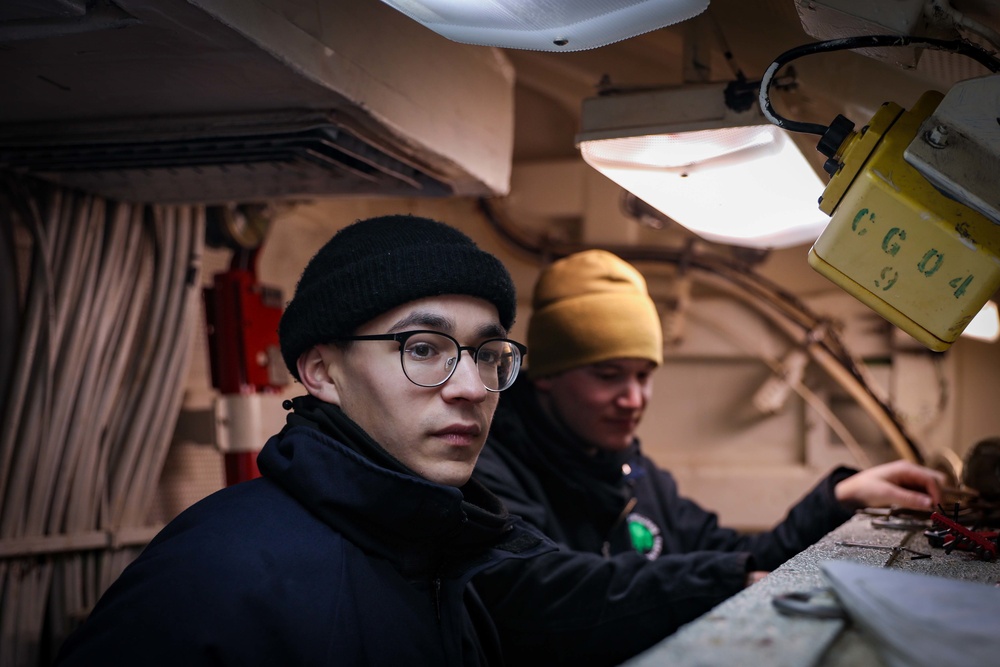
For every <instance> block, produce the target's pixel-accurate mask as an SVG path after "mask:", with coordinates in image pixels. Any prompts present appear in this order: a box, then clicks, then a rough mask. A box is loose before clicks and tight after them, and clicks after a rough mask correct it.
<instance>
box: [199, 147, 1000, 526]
mask: <svg viewBox="0 0 1000 667" xmlns="http://www.w3.org/2000/svg"><path fill="white" fill-rule="evenodd" d="M602 180H603V179H602V178H601V177H599V176H597V177H596V178H595V177H594V176H593V175H591V174H590V173H588V171H587V170H579V169H576V168H574V167H571V166H567V165H550V166H548V167H546V166H545V165H535V168H533V169H530V170H527V171H519V170H515V176H514V179H513V184H514V190H513V191H512V194H511V196H510V197H509V198H508V199H507V200H505V201H503V202H498V203H497V205H498V206H501V207H503V210H504V211H505V213H506V214H507V215H508V216H509V219H510V220H511V221H512V222H513V223H514V224H516V225H518V226H519V227H523V228H524V229H527V230H530V231H533V232H538V231H540V230H545V229H548V228H550V229H551V230H552V233H553V234H556V235H559V234H565V233H566V232H565V230H566V229H567V227H569V228H571V229H572V230H574V233H581V234H582V235H583V240H584V241H585V242H591V243H595V244H599V243H616V244H617V243H624V244H637V243H638V244H642V243H646V244H648V243H655V242H663V243H666V244H668V245H669V244H670V243H674V242H676V237H672V236H670V235H669V233H668V234H667V235H665V236H664V235H660V236H657V235H656V234H657V233H656V232H652V231H651V230H646V229H639V228H638V225H636V224H635V223H633V222H630V221H628V220H626V219H624V217H623V216H622V215H621V213H620V212H618V211H617V209H616V208H614V207H612V206H611V205H610V204H609V203H608V201H609V198H610V199H611V200H612V201H614V197H613V195H615V194H616V193H615V192H613V189H609V188H608V185H607V183H604V182H602ZM518 183H524V184H525V185H524V186H523V187H518ZM544 184H548V185H549V186H550V188H551V189H552V190H551V191H552V194H551V196H547V195H546V192H548V191H550V188H545V187H542V185H544ZM283 206H284V208H283V209H282V210H280V211H279V212H278V214H277V216H276V218H275V221H274V223H273V226H272V228H271V231H270V235H269V237H268V240H267V242H266V245H265V248H264V250H263V252H262V254H261V256H260V261H259V275H260V280H261V281H262V282H264V283H267V284H270V285H274V286H277V287H280V288H281V289H282V291H283V292H284V294H285V298H286V299H288V298H291V295H292V293H293V290H294V287H295V282H296V280H297V278H298V276H299V274H300V273H301V271H302V268H303V267H304V266H305V264H306V262H307V261H308V259H309V258H310V257H311V256H312V254H313V253H314V252H315V251H316V250H317V249H318V248H319V247H320V246H321V245H322V244H323V243H325V242H326V241H327V240H328V239H329V238H330V236H331V235H332V234H333V233H334V232H335V231H336V230H338V229H340V228H341V227H343V226H345V225H346V224H349V223H350V222H353V221H354V220H357V219H360V218H365V217H369V216H374V215H382V214H391V213H412V214H415V215H423V216H428V217H433V218H436V219H439V220H442V221H445V222H448V223H450V224H452V225H454V226H456V227H458V228H459V229H461V230H463V231H464V232H466V233H467V234H469V235H470V236H471V237H472V238H473V239H474V240H475V241H476V242H477V243H478V244H479V245H480V246H481V247H482V248H484V249H486V250H488V251H490V252H492V253H494V254H496V255H497V256H498V257H500V258H501V259H502V260H503V261H504V262H505V264H506V265H507V266H508V268H509V269H510V271H511V273H512V275H513V277H514V280H515V282H516V284H517V287H518V293H519V315H518V320H517V322H516V324H515V326H514V329H513V331H512V337H514V338H519V339H521V340H523V339H524V338H525V330H526V324H527V320H528V317H529V315H530V294H531V289H532V286H533V283H534V280H535V278H536V276H537V274H538V271H539V269H540V266H539V265H538V264H537V263H536V262H535V261H534V260H533V259H530V258H528V257H526V256H525V255H524V254H523V253H521V252H519V251H515V250H513V249H512V248H510V247H508V246H507V245H506V244H505V241H504V240H503V239H502V238H501V237H500V236H499V235H498V234H497V233H496V232H495V231H494V230H493V229H492V228H491V227H490V226H489V225H488V224H487V222H486V220H485V219H484V218H483V217H482V215H481V213H480V212H479V211H478V208H477V205H476V201H475V200H474V199H464V198H458V199H448V200H428V199H343V198H342V199H330V200H317V201H312V202H307V203H301V204H286V205H283ZM581 230H582V231H581ZM806 251H807V248H805V247H799V248H792V249H787V250H783V251H780V252H776V253H773V254H772V256H771V257H770V258H769V259H768V260H767V261H766V262H765V263H764V264H763V265H762V266H761V267H760V271H761V273H763V274H765V275H767V277H768V278H770V279H771V280H774V281H775V282H777V283H779V284H781V285H782V286H784V287H785V288H786V289H788V290H790V291H792V292H794V293H796V295H798V296H800V297H801V298H803V299H805V300H807V301H808V302H809V304H810V305H811V307H813V308H814V309H815V310H817V311H818V312H821V313H823V314H826V315H829V316H831V317H834V318H836V319H837V320H838V321H839V322H841V324H842V325H843V331H844V338H845V340H846V341H847V343H848V345H849V346H850V347H851V349H852V350H853V351H854V352H855V353H856V354H857V355H858V356H859V357H864V358H865V359H867V360H869V364H868V369H869V372H870V373H871V375H872V376H873V378H874V379H875V381H876V383H877V385H878V386H879V390H880V391H882V392H884V393H885V395H886V396H887V397H889V398H890V399H891V400H892V401H893V403H894V405H895V406H896V407H897V410H898V411H899V414H900V416H901V417H902V419H903V420H904V422H905V423H906V425H907V427H908V429H909V430H910V431H911V433H912V434H913V436H914V437H915V438H916V439H917V440H918V442H919V443H920V444H921V446H922V451H923V452H924V453H925V455H927V456H928V457H929V458H931V459H933V458H937V454H936V452H939V451H940V450H944V449H949V450H952V451H953V452H955V453H956V454H957V455H958V456H961V454H963V453H964V452H965V450H966V449H968V448H969V447H970V446H971V444H973V443H974V442H975V441H976V440H977V439H979V438H982V437H985V436H988V435H997V434H1000V411H998V410H996V409H995V408H994V406H993V403H994V396H996V394H997V393H998V389H1000V374H998V373H997V369H1000V345H989V344H983V343H978V342H974V341H968V340H966V339H962V340H960V341H959V342H958V343H956V344H955V345H954V346H953V348H952V349H951V350H950V351H949V352H947V353H945V354H931V353H928V352H926V351H921V350H918V349H915V348H912V347H907V348H906V349H905V350H896V349H894V347H895V346H896V345H897V343H894V342H893V341H894V340H895V338H894V336H893V334H892V331H891V329H890V327H889V326H888V325H886V324H885V323H884V321H882V320H881V319H880V318H878V317H877V316H874V315H873V314H872V313H871V312H870V311H868V310H867V308H866V307H864V306H863V305H861V304H860V303H858V302H856V301H855V300H854V299H852V298H851V297H849V296H848V295H846V294H844V293H843V292H841V291H840V290H839V289H838V288H836V287H833V286H832V285H828V284H827V283H826V282H825V280H824V279H823V278H822V277H819V276H817V275H816V274H815V273H814V272H813V271H812V270H811V269H810V268H809V267H808V266H807V264H806V260H805V254H806ZM211 254H212V253H210V255H211ZM214 254H215V255H216V256H217V257H222V258H223V259H222V260H221V261H220V260H219V259H216V260H215V265H216V266H217V267H218V269H220V270H221V268H223V267H224V266H225V260H224V256H225V253H222V252H221V251H215V253H214ZM641 268H642V270H643V271H644V272H645V274H646V276H647V280H648V281H649V284H650V286H651V290H652V291H653V294H654V297H655V298H657V299H660V298H661V297H663V296H664V294H665V293H666V292H668V291H669V288H670V285H671V281H672V277H671V272H670V271H668V270H664V269H659V268H657V267H649V266H642V267H641ZM210 274H211V270H209V271H206V280H207V279H210ZM684 331H685V338H684V341H683V342H682V343H681V344H680V345H678V346H676V347H673V348H671V349H669V350H668V351H667V361H666V363H665V364H664V366H663V367H662V368H661V369H660V370H659V371H658V373H657V377H656V388H655V391H654V397H653V402H652V404H651V405H650V407H649V410H648V412H647V416H646V418H645V420H644V423H643V424H642V426H641V429H640V436H641V437H642V440H643V444H644V448H645V449H646V451H647V452H648V453H649V454H650V455H651V456H652V457H653V458H654V459H656V460H657V461H658V462H660V463H661V464H663V465H664V466H667V467H669V468H671V469H672V470H673V471H674V472H675V474H676V475H677V477H678V479H679V482H680V484H681V489H682V492H684V493H686V494H687V495H689V496H691V497H693V498H694V499H696V500H697V501H699V502H701V503H702V504H703V505H705V506H706V507H708V508H711V509H713V510H715V511H717V512H719V514H720V516H721V518H722V520H723V521H724V522H725V523H727V524H729V525H733V526H735V527H738V528H743V529H748V530H752V529H759V528H763V527H767V526H769V525H771V524H773V523H774V522H775V521H777V520H779V519H780V518H781V516H782V515H783V514H784V512H785V510H786V509H787V508H788V506H789V505H790V504H791V503H792V502H794V500H795V499H796V498H798V497H799V496H800V495H801V494H803V493H804V492H805V491H806V490H808V488H809V487H810V486H811V485H812V484H813V483H814V482H815V481H816V480H817V479H818V478H819V477H820V476H821V475H822V474H823V473H825V472H826V471H827V470H829V469H830V468H831V467H833V466H835V465H838V464H841V463H843V464H848V465H855V464H856V462H855V460H854V458H853V456H852V455H851V453H850V451H849V450H848V449H847V448H845V447H844V446H843V444H841V443H840V440H839V438H837V437H836V436H835V435H833V433H832V432H831V430H830V428H829V425H828V424H827V423H826V422H825V421H824V419H823V418H821V417H820V416H819V415H818V413H817V412H816V411H815V410H813V409H811V408H809V407H808V406H807V404H806V402H805V401H804V400H803V399H802V398H801V397H799V396H797V395H795V394H794V393H792V394H791V395H790V397H789V399H788V401H787V403H786V404H785V406H784V407H783V408H782V409H781V410H780V411H779V412H778V413H777V414H774V415H770V416H766V415H762V414H760V413H758V412H756V411H755V410H754V409H753V407H752V405H751V399H752V396H753V394H754V392H755V391H756V390H757V389H758V388H759V387H760V386H761V384H763V383H764V381H765V380H766V379H767V378H768V377H770V375H771V370H770V368H769V366H768V364H767V363H766V360H768V359H770V360H772V361H774V360H777V359H780V358H781V357H783V356H784V355H785V354H786V353H787V351H788V350H789V346H790V343H789V341H788V340H787V338H786V337H785V336H784V335H783V334H781V333H780V332H778V331H777V330H776V329H775V328H774V327H773V326H772V325H770V324H769V323H768V322H766V321H764V319H763V318H762V317H761V316H760V315H759V314H758V313H756V312H755V311H754V310H753V309H752V308H749V307H747V305H745V304H741V303H739V302H738V301H736V300H734V299H732V298H731V297H728V296H726V295H725V294H722V293H719V292H717V291H715V292H713V291H712V290H711V289H709V288H701V289H696V290H695V298H694V300H693V303H692V307H691V310H690V312H689V313H688V315H687V317H686V321H685V322H684ZM199 344H200V343H199ZM201 354H202V355H204V352H202V353H201ZM195 356H196V357H198V354H196V355H195ZM529 361H530V354H529ZM806 384H807V386H808V387H809V388H810V389H811V390H812V391H813V392H814V393H815V394H816V395H817V396H818V397H819V399H820V400H822V401H823V402H824V404H825V405H827V406H828V407H829V408H830V409H831V410H832V411H833V412H834V413H835V414H836V415H837V417H838V418H839V419H840V420H841V421H842V423H843V424H844V425H845V427H846V428H847V429H848V430H849V432H850V433H851V435H852V437H854V438H855V439H857V440H858V441H859V442H860V444H861V445H862V446H863V447H865V448H866V451H867V452H868V453H869V455H870V456H872V457H873V458H874V459H875V460H876V461H879V460H888V459H891V458H894V456H895V454H894V453H893V452H892V450H891V449H889V448H888V447H887V446H886V445H885V444H884V443H883V442H881V440H882V438H881V434H880V433H879V431H878V429H877V428H875V427H874V425H873V424H872V422H871V420H870V419H868V418H867V417H866V416H865V414H864V413H863V412H862V411H861V410H860V409H859V408H858V407H857V406H856V405H855V404H854V403H853V401H852V400H851V399H850V398H849V397H848V396H847V394H846V393H845V392H844V391H843V390H842V389H841V388H839V387H838V386H837V385H836V383H834V382H832V381H831V380H830V379H829V378H828V377H827V376H825V374H824V373H822V372H821V371H820V370H819V369H817V368H815V367H812V366H810V367H807V373H806ZM189 386H190V390H189V396H190V398H191V401H190V402H191V404H192V405H193V404H195V403H197V402H198V400H199V399H198V398H197V397H199V396H200V397H202V399H204V398H205V397H206V396H210V394H211V392H210V389H208V378H207V363H198V362H197V361H196V362H195V363H194V364H193V366H192V375H191V378H190V380H189ZM298 391H299V388H298V386H297V385H292V386H291V387H289V388H288V390H287V391H286V394H288V395H295V394H296V393H298ZM206 392H207V393H206ZM264 435H265V436H266V435H268V434H264ZM201 451H202V454H201V455H202V456H204V450H201Z"/></svg>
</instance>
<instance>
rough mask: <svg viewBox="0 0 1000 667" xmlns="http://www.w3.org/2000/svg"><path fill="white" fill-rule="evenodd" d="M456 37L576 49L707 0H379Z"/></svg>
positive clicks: (695, 10)
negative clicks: (630, 0) (578, 0)
mask: <svg viewBox="0 0 1000 667" xmlns="http://www.w3.org/2000/svg"><path fill="white" fill-rule="evenodd" d="M382 2H384V3H385V4H387V5H390V6H391V7H394V8H395V9H397V10H399V11H401V12H402V13H404V14H406V15H407V16H409V17H410V18H411V19H413V20H414V21H417V22H419V23H422V24H423V25H424V26H426V27H427V28H430V29H431V30H433V31H434V32H436V33H438V34H440V35H443V36H444V37H447V38H448V39H450V40H453V41H456V42H462V43H464V44H479V45H483V46H500V47H505V48H511V49H529V50H533V51H582V50H584V49H593V48H596V47H599V46H604V45H605V44H611V43H613V42H619V41H621V40H623V39H628V38H629V37H634V36H636V35H641V34H642V33H645V32H650V31H652V30H657V29H659V28H663V27H666V26H668V25H672V24H674V23H679V22H680V21H685V20H687V19H689V18H692V17H694V16H697V15H698V14H700V13H702V12H703V11H705V8H706V7H708V2H709V0H633V1H632V2H622V1H621V0H589V1H588V2H567V1H566V0H382Z"/></svg>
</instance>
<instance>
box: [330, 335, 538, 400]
mask: <svg viewBox="0 0 1000 667" xmlns="http://www.w3.org/2000/svg"><path fill="white" fill-rule="evenodd" d="M339 340H345V341H347V340H394V341H396V342H397V343H399V361H400V364H402V366H403V374H404V375H406V377H407V379H409V381H410V382H412V383H413V384H415V385H417V386H418V387H439V386H441V385H443V384H444V383H445V382H447V381H448V380H449V379H450V378H451V376H452V375H454V374H455V369H456V368H458V362H459V361H461V359H462V350H467V351H468V352H469V354H470V355H472V359H473V360H474V361H475V362H476V367H477V368H478V369H479V378H480V379H481V380H482V381H483V385H484V386H485V387H486V389H487V390H488V391H503V390H504V389H507V388H509V387H510V386H511V385H512V384H514V380H515V379H517V373H518V371H520V370H521V360H522V359H523V358H524V355H525V354H526V353H527V352H528V348H526V347H525V346H524V345H522V344H521V343H516V342H514V341H512V340H507V339H506V338H491V339H489V340H487V341H483V342H482V343H480V344H479V346H478V347H473V346H471V345H459V344H458V341H457V340H455V339H454V338H452V337H451V336H449V335H448V334H445V333H441V332H440V331H425V330H419V331H403V332H400V333H395V334H372V335H370V336H348V337H346V338H341V339H339Z"/></svg>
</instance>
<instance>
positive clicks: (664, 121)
mask: <svg viewBox="0 0 1000 667" xmlns="http://www.w3.org/2000/svg"><path fill="white" fill-rule="evenodd" d="M723 87H724V85H715V84H712V85H708V86H694V87H691V88H687V89H672V90H668V91H657V92H654V93H639V94H623V95H620V96H615V95H609V96H607V97H604V98H593V99H591V100H587V101H586V102H585V103H584V117H583V121H582V125H583V127H582V129H581V133H580V134H579V135H578V136H577V143H578V145H579V147H580V152H581V154H582V156H583V159H584V160H585V161H586V162H587V164H589V165H590V166H592V167H594V168H595V169H597V170H598V171H600V172H601V173H602V174H604V175H605V176H607V177H608V178H610V179H611V180H612V181H614V182H616V183H618V184H619V185H620V186H622V187H623V188H625V189H626V190H628V191H629V192H631V193H632V194H634V195H635V196H636V197H639V198H640V199H642V200H643V201H645V202H646V203H647V204H649V205H650V206H653V207H655V208H656V209H658V210H660V211H662V212H663V213H665V214H666V215H668V216H670V218H672V219H673V220H674V221H676V222H677V223H679V224H681V225H683V226H685V227H687V228H688V229H690V230H692V231H693V232H695V233H697V234H698V235H700V236H702V237H703V238H705V239H707V240H710V241H716V242H719V243H726V244H730V245H740V246H746V247H755V248H781V247H788V246H794V245H799V244H803V243H811V242H813V241H815V240H816V237H818V236H819V234H820V233H821V232H822V231H823V229H824V227H825V226H826V224H827V223H828V222H829V218H828V217H827V216H826V214H825V213H823V212H822V211H820V210H819V209H818V208H817V206H816V201H817V199H818V198H819V196H820V195H821V194H822V192H823V187H824V184H823V181H822V180H821V179H820V178H819V176H818V175H817V174H816V170H815V169H814V168H813V167H812V165H811V164H810V163H809V162H808V161H807V160H806V158H805V157H804V156H803V155H802V153H801V151H799V149H798V147H797V146H796V145H795V143H794V142H793V141H792V140H791V139H790V138H789V137H788V135H787V133H785V132H784V131H783V130H781V129H780V128H778V127H776V126H774V125H772V124H771V123H768V122H767V121H766V120H765V119H764V118H763V116H762V115H761V114H760V110H759V108H758V107H756V106H754V107H752V108H751V109H749V110H747V111H744V112H735V111H733V110H731V109H728V108H727V107H726V106H725V103H724V97H723V92H722V91H723Z"/></svg>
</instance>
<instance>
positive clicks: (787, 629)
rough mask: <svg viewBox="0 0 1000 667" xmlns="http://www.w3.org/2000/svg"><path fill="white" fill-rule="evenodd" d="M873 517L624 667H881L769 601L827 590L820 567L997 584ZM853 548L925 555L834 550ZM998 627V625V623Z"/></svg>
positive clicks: (982, 570)
mask: <svg viewBox="0 0 1000 667" xmlns="http://www.w3.org/2000/svg"><path fill="white" fill-rule="evenodd" d="M872 520H873V517H872V516H868V515H865V514H860V513H859V514H857V515H855V516H854V517H853V518H852V519H851V520H849V521H848V522H847V523H845V524H844V525H842V526H841V527H840V528H838V529H837V530H835V531H833V532H831V533H829V534H828V535H827V536H826V537H824V538H823V539H822V540H820V541H819V542H817V543H816V544H815V545H813V546H812V547H810V548H808V549H806V550H805V551H803V552H802V553H800V554H799V555H797V556H795V557H794V558H792V559H791V560H789V561H788V562H786V563H785V564H784V565H782V566H781V567H780V568H778V569H777V570H775V571H774V572H772V573H771V574H769V575H768V576H767V577H765V578H764V579H763V580H762V581H760V582H758V583H757V584H754V585H753V586H751V587H749V588H747V589H746V590H744V591H743V592H741V593H740V594H738V595H736V596H734V597H732V598H730V599H729V600H727V601H726V602H724V603H722V604H720V605H719V606H717V607H716V608H715V609H713V610H712V611H710V612H708V613H707V614H705V615H703V616H702V617H701V618H699V619H697V620H695V621H693V622H691V623H689V624H688V625H686V626H684V627H682V628H681V629H680V630H679V631H678V632H677V633H675V634H673V635H671V636H670V637H668V638H666V639H665V640H663V641H662V642H660V643H659V644H657V645H655V646H653V647H652V648H650V649H649V650H647V651H645V652H644V653H642V654H640V655H639V656H637V657H635V658H633V659H632V660H630V661H628V662H627V663H625V664H626V665H628V667H649V666H651V665H671V666H673V667H695V666H702V665H704V666H713V667H714V666H717V665H770V666H774V667H806V666H816V667H844V666H847V665H850V666H851V667H885V663H884V661H883V660H882V659H881V658H880V657H879V655H878V653H877V652H876V650H875V648H874V647H873V645H872V644H871V643H870V642H869V641H868V640H867V638H866V637H865V636H863V635H862V634H861V633H860V632H858V631H857V630H856V629H854V628H853V627H852V626H851V624H850V623H849V622H848V621H844V620H839V619H833V620H831V619H814V618H805V617H793V616H785V615H782V614H780V613H778V612H777V611H776V610H775V608H774V606H773V605H772V599H773V598H774V596H775V595H778V594H782V593H789V592H795V591H807V590H812V589H816V588H821V587H825V586H827V585H828V583H827V581H826V579H825V577H824V576H823V574H822V572H821V571H820V569H819V564H820V563H821V562H823V561H827V560H850V561H854V562H857V563H862V564H866V565H870V566H873V567H885V566H887V565H888V566H889V567H892V568H898V569H901V570H908V571H912V572H916V573H920V574H927V575H932V576H940V577H946V578H950V579H964V580H969V581H978V582H986V583H997V582H1000V564H998V562H996V561H994V562H986V561H982V560H978V559H976V558H974V557H973V556H972V555H971V554H969V553H966V552H961V551H957V550H956V551H953V552H952V553H951V554H945V552H944V550H943V549H940V548H938V549H935V548H932V547H930V546H929V545H928V543H927V538H926V537H924V535H923V532H922V530H909V531H908V530H896V529H889V528H878V527H875V526H873V524H872ZM838 542H858V543H863V544H878V545H883V546H889V547H892V546H906V547H909V548H911V549H913V550H915V551H920V552H924V553H930V554H931V557H930V558H922V559H911V558H910V556H911V554H909V553H908V552H905V551H904V552H902V553H901V554H900V555H899V556H897V557H896V558H892V553H891V552H889V551H881V550H877V549H867V548H860V547H846V546H840V545H838V544H837V543H838ZM998 622H1000V621H998Z"/></svg>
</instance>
